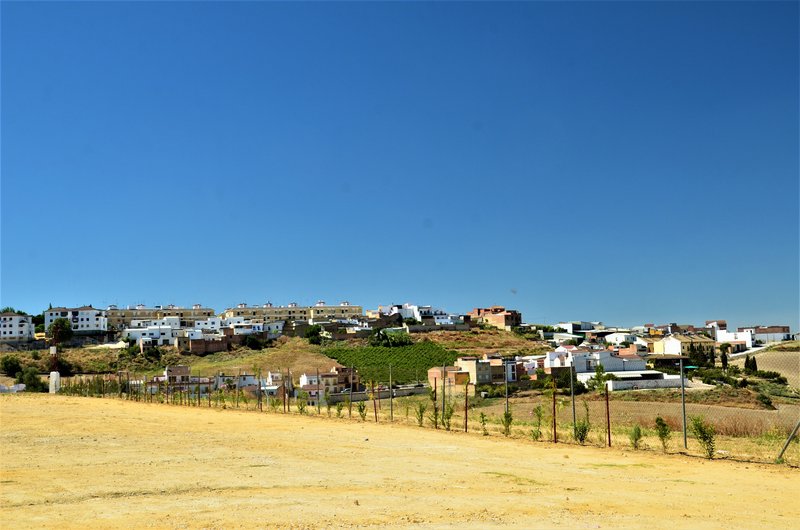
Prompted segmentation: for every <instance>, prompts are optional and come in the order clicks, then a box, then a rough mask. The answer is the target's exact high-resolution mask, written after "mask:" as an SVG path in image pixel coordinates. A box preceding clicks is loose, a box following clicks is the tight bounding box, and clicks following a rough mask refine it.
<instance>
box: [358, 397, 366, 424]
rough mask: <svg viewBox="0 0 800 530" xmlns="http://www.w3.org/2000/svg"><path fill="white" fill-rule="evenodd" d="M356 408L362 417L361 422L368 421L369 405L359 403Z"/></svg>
mask: <svg viewBox="0 0 800 530" xmlns="http://www.w3.org/2000/svg"><path fill="white" fill-rule="evenodd" d="M356 408H357V409H358V415H359V416H361V421H366V420H367V404H366V403H365V402H363V401H359V402H358V403H357V404H356Z"/></svg>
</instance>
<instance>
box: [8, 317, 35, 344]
mask: <svg viewBox="0 0 800 530" xmlns="http://www.w3.org/2000/svg"><path fill="white" fill-rule="evenodd" d="M35 328H36V326H34V325H33V317H32V316H30V315H20V314H19V313H0V341H9V342H22V341H30V340H33V333H34V331H35Z"/></svg>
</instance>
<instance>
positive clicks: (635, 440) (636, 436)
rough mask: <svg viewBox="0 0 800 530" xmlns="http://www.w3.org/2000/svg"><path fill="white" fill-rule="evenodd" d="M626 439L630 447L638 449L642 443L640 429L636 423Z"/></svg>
mask: <svg viewBox="0 0 800 530" xmlns="http://www.w3.org/2000/svg"><path fill="white" fill-rule="evenodd" d="M628 438H629V439H630V441H631V447H633V448H634V449H639V446H640V445H641V443H642V428H641V427H640V426H639V424H638V423H637V424H636V425H634V426H633V429H631V432H630V433H629V434H628Z"/></svg>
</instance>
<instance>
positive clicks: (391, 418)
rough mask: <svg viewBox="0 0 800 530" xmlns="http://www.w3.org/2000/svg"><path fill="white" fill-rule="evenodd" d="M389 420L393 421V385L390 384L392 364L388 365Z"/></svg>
mask: <svg viewBox="0 0 800 530" xmlns="http://www.w3.org/2000/svg"><path fill="white" fill-rule="evenodd" d="M389 421H390V422H392V421H394V387H393V386H392V365H391V364H390V365H389Z"/></svg>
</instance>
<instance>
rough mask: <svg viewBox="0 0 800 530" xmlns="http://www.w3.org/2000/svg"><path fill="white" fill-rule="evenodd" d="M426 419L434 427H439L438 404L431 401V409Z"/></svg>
mask: <svg viewBox="0 0 800 530" xmlns="http://www.w3.org/2000/svg"><path fill="white" fill-rule="evenodd" d="M428 420H430V422H431V423H432V424H433V427H434V429H438V428H439V406H438V405H437V404H436V402H435V401H434V402H433V410H431V413H430V414H428Z"/></svg>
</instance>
